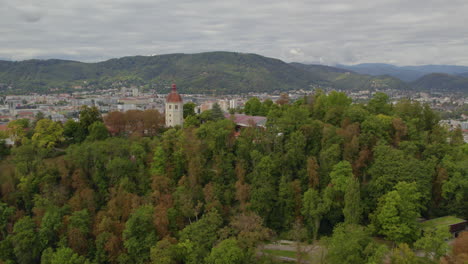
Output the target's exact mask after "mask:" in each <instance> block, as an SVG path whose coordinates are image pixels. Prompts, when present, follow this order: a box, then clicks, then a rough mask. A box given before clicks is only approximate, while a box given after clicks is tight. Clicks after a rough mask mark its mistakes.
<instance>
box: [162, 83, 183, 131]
mask: <svg viewBox="0 0 468 264" xmlns="http://www.w3.org/2000/svg"><path fill="white" fill-rule="evenodd" d="M183 123H184V103H183V102H182V97H181V96H180V94H179V93H178V92H177V87H176V85H175V84H173V85H172V89H171V92H170V93H169V94H168V95H167V98H166V127H174V126H182V125H183Z"/></svg>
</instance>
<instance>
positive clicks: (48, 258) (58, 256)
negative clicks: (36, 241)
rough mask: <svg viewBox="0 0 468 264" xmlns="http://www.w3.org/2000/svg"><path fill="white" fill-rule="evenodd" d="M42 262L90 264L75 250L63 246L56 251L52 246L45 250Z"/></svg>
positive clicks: (52, 263) (51, 263)
mask: <svg viewBox="0 0 468 264" xmlns="http://www.w3.org/2000/svg"><path fill="white" fill-rule="evenodd" d="M41 264H90V262H89V261H88V260H86V258H85V257H83V256H79V255H78V254H76V253H75V252H73V250H72V249H71V248H67V247H61V248H58V249H57V251H55V252H54V250H53V249H52V248H48V249H46V250H44V252H43V253H42V257H41Z"/></svg>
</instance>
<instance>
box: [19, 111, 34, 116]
mask: <svg viewBox="0 0 468 264" xmlns="http://www.w3.org/2000/svg"><path fill="white" fill-rule="evenodd" d="M18 115H19V116H31V115H34V113H33V112H19V113H18Z"/></svg>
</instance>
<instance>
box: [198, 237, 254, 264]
mask: <svg viewBox="0 0 468 264" xmlns="http://www.w3.org/2000/svg"><path fill="white" fill-rule="evenodd" d="M245 262H246V257H245V253H244V251H243V250H242V249H241V248H240V247H239V245H238V242H237V240H236V239H235V238H230V239H226V240H223V241H221V242H220V243H219V244H218V245H216V246H215V247H214V248H213V249H212V250H211V253H210V255H209V256H208V257H207V259H206V263H208V264H243V263H245Z"/></svg>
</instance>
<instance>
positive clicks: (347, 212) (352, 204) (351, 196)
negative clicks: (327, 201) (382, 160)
mask: <svg viewBox="0 0 468 264" xmlns="http://www.w3.org/2000/svg"><path fill="white" fill-rule="evenodd" d="M344 204H345V206H344V208H343V215H344V217H345V223H347V224H359V222H360V221H361V215H362V205H361V193H360V186H359V181H358V179H355V178H354V179H351V180H350V181H349V183H348V186H347V187H346V191H345V196H344Z"/></svg>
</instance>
